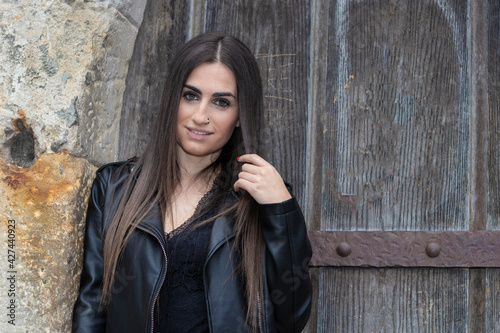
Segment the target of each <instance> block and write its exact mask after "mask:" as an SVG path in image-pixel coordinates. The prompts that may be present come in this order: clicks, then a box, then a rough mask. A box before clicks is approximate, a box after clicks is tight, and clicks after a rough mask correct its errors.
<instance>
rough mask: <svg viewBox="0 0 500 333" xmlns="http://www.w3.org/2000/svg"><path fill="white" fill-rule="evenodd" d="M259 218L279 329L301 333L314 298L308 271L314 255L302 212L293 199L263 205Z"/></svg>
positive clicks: (269, 283) (277, 327)
mask: <svg viewBox="0 0 500 333" xmlns="http://www.w3.org/2000/svg"><path fill="white" fill-rule="evenodd" d="M259 214H260V219H261V223H262V234H263V237H264V242H265V245H266V251H265V255H266V257H265V262H266V263H265V265H266V280H267V286H268V288H269V295H270V298H271V302H272V306H273V310H274V311H273V313H274V317H275V321H276V329H277V330H278V331H279V332H300V331H301V330H302V329H303V328H304V326H305V325H306V323H307V320H308V319H309V315H310V312H311V298H312V287H311V280H310V277H309V268H308V264H309V260H310V259H311V256H312V252H311V245H310V243H309V239H308V237H307V230H306V225H305V221H304V217H303V215H302V211H301V210H300V207H299V205H298V203H297V200H296V199H295V197H293V198H292V199H290V200H287V201H284V202H281V203H277V204H267V205H260V207H259Z"/></svg>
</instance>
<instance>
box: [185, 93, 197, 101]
mask: <svg viewBox="0 0 500 333" xmlns="http://www.w3.org/2000/svg"><path fill="white" fill-rule="evenodd" d="M183 97H184V98H185V99H186V100H188V101H194V100H195V99H196V98H197V97H198V96H196V95H195V94H193V93H192V92H186V93H184V95H183Z"/></svg>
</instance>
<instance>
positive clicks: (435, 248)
mask: <svg viewBox="0 0 500 333" xmlns="http://www.w3.org/2000/svg"><path fill="white" fill-rule="evenodd" d="M440 252H441V245H439V244H438V243H436V242H430V243H429V244H427V246H426V247H425V253H427V255H428V256H429V257H431V258H435V257H437V256H438V255H439V253H440Z"/></svg>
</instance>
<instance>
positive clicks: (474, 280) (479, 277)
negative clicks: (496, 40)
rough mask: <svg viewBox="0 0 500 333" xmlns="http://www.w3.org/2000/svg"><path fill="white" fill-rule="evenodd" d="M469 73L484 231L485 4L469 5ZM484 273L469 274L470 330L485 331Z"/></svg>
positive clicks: (475, 223)
mask: <svg viewBox="0 0 500 333" xmlns="http://www.w3.org/2000/svg"><path fill="white" fill-rule="evenodd" d="M469 22H470V40H471V42H470V59H471V61H470V63H471V66H470V71H471V87H470V93H471V110H470V114H471V120H470V123H471V165H470V184H471V186H470V191H471V193H470V198H471V199H470V201H471V209H470V222H469V223H470V229H471V230H484V229H485V228H486V224H487V204H488V198H487V196H485V195H484V193H486V192H487V188H488V181H487V172H488V162H487V150H488V147H487V145H486V142H487V139H488V80H487V77H488V76H487V74H486V70H487V68H488V65H487V57H488V55H487V53H486V52H484V50H485V49H488V34H487V30H488V21H487V4H486V2H485V1H471V3H470V19H469ZM485 294H486V272H485V270H484V269H471V270H470V271H469V327H468V328H469V331H470V332H487V331H485V324H486V322H485V319H486V304H485Z"/></svg>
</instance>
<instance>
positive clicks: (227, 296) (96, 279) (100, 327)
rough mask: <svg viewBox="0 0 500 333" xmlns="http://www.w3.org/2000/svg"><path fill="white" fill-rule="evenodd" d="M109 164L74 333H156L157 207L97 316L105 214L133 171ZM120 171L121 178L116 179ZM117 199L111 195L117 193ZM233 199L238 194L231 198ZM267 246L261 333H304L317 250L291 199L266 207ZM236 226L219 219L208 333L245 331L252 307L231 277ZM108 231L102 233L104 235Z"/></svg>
mask: <svg viewBox="0 0 500 333" xmlns="http://www.w3.org/2000/svg"><path fill="white" fill-rule="evenodd" d="M119 166H120V163H111V164H108V165H105V166H103V167H101V168H100V169H99V170H97V177H96V179H95V180H94V184H93V186H92V190H91V197H90V200H89V205H88V211H87V224H86V230H85V241H84V259H83V269H82V274H81V282H80V293H79V296H78V299H77V301H76V303H75V308H74V312H73V332H89V333H90V332H92V333H97V332H119V333H124V332H133V333H136V332H152V331H153V316H154V314H155V313H154V312H155V306H154V305H155V301H156V298H157V296H158V292H159V290H160V288H161V286H162V284H163V281H164V279H165V274H166V268H167V266H168V263H167V256H166V252H165V246H166V245H165V239H164V236H163V225H162V220H161V214H160V213H159V208H158V207H155V208H154V209H153V211H152V212H151V213H150V214H149V215H148V216H147V217H146V218H145V219H144V220H143V222H142V223H141V224H140V225H139V226H138V227H137V229H136V231H134V233H133V235H132V237H131V238H130V240H129V241H128V243H127V245H126V247H125V249H124V251H123V257H122V258H121V259H120V261H119V263H118V266H117V270H116V275H115V283H114V287H113V291H112V298H111V302H110V304H109V306H108V307H107V309H106V311H101V312H98V306H99V301H100V299H101V293H102V285H101V283H102V272H103V257H102V230H105V226H104V221H108V220H107V219H106V214H107V212H109V211H110V210H111V211H113V208H116V205H117V203H118V200H119V198H120V197H121V193H122V192H123V190H124V189H123V187H124V184H125V183H126V180H127V178H128V177H130V172H131V170H130V169H131V165H130V164H129V165H126V166H125V167H124V168H121V169H120V168H119ZM118 172H119V173H118ZM111 193H113V195H111ZM233 194H234V193H233ZM260 216H261V223H262V233H263V237H264V240H265V246H266V250H265V256H266V257H265V277H264V280H265V288H264V295H262V296H261V297H260V298H259V299H260V300H261V301H262V302H263V305H264V311H263V312H264V313H261V315H260V316H259V329H260V331H262V332H286V333H288V332H300V331H301V330H302V329H303V327H304V326H305V324H306V322H307V320H308V318H309V314H310V308H311V296H312V289H311V282H310V279H309V272H308V262H309V259H310V257H311V247H310V244H309V240H308V238H307V232H306V227H305V223H304V218H303V216H302V212H301V210H300V208H299V206H298V204H297V202H296V200H295V198H292V199H290V200H287V201H285V202H282V203H279V204H269V205H261V206H260ZM232 225H233V221H232V220H230V219H227V218H225V217H219V218H217V219H216V220H215V221H214V225H213V229H212V233H211V236H210V242H209V249H208V255H207V259H206V261H205V265H204V267H203V279H204V284H205V295H206V303H207V314H208V320H209V328H210V332H217V333H218V332H231V333H233V332H247V331H248V327H247V326H246V325H245V313H246V305H245V301H244V297H243V295H242V290H243V289H242V286H241V283H240V281H239V279H238V278H237V277H236V276H235V275H234V274H232V273H233V270H234V268H235V267H236V265H237V259H236V256H235V255H231V254H232V248H233V246H234V234H233V232H232ZM103 228H104V229H103Z"/></svg>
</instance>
